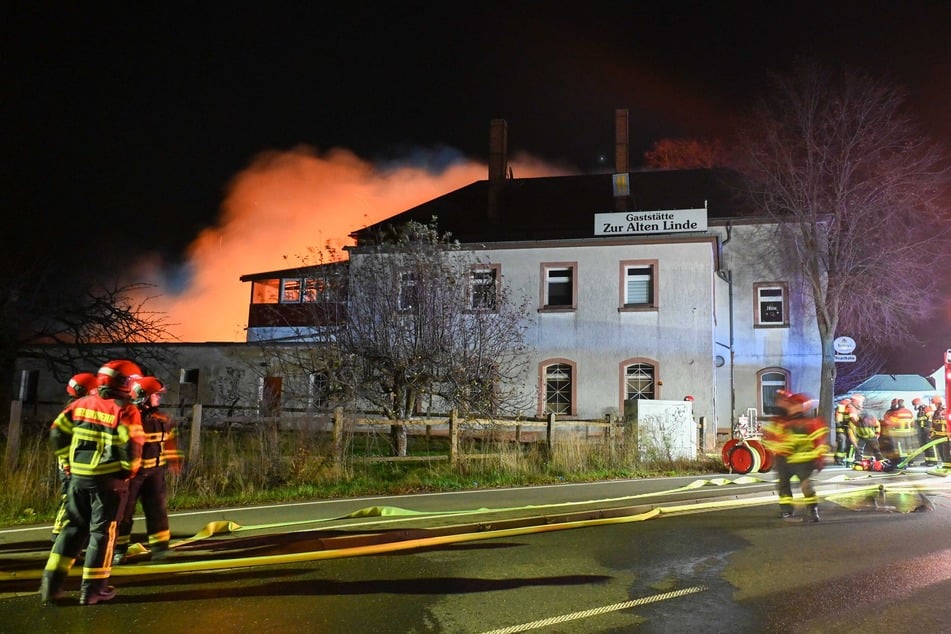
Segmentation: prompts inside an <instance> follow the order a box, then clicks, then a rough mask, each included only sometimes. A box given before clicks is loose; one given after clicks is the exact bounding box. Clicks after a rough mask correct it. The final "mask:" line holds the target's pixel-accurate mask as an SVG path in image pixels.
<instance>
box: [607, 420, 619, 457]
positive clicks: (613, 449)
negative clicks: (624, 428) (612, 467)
mask: <svg viewBox="0 0 951 634" xmlns="http://www.w3.org/2000/svg"><path fill="white" fill-rule="evenodd" d="M607 422H608V452H609V454H610V456H611V464H614V463H615V462H616V461H617V429H616V425H615V424H614V420H613V419H612V417H611V415H610V414H608V415H607Z"/></svg>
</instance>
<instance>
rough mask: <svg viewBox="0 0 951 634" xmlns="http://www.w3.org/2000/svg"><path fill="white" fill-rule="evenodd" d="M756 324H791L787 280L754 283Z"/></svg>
mask: <svg viewBox="0 0 951 634" xmlns="http://www.w3.org/2000/svg"><path fill="white" fill-rule="evenodd" d="M753 297H754V301H755V303H756V305H755V306H754V307H753V309H754V310H755V311H756V312H755V317H754V321H753V325H754V326H788V325H789V289H788V287H787V286H786V284H785V282H769V283H766V282H760V283H757V284H754V285H753Z"/></svg>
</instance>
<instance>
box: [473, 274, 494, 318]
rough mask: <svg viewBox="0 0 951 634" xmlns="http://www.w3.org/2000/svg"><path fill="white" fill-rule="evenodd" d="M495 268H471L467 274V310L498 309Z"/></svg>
mask: <svg viewBox="0 0 951 634" xmlns="http://www.w3.org/2000/svg"><path fill="white" fill-rule="evenodd" d="M498 273H499V269H498V267H497V266H490V267H482V266H479V267H473V268H472V270H471V271H470V272H469V308H471V309H472V310H486V311H494V310H495V309H496V308H497V307H498Z"/></svg>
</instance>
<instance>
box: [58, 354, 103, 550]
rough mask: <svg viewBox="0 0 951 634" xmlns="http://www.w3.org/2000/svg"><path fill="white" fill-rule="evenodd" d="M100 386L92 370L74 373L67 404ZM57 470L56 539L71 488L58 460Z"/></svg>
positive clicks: (62, 523) (67, 388)
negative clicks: (57, 506)
mask: <svg viewBox="0 0 951 634" xmlns="http://www.w3.org/2000/svg"><path fill="white" fill-rule="evenodd" d="M98 388H99V379H97V378H96V375H95V374H93V373H92V372H80V373H79V374H74V375H73V377H72V378H71V379H70V380H69V383H67V384H66V405H69V404H70V403H72V402H73V401H75V400H76V399H78V398H82V397H84V396H86V395H87V394H91V393H93V392H95V391H96V390H97V389H98ZM56 472H57V475H58V476H59V495H60V500H59V508H58V509H57V510H56V517H55V519H54V520H53V530H52V540H53V541H54V542H55V541H56V536H57V535H59V534H60V533H62V532H63V527H64V526H66V521H67V519H66V498H67V497H68V495H67V491H68V489H69V474H68V473H67V472H66V471H65V470H64V469H63V465H62V464H60V462H59V461H58V460H57V461H56Z"/></svg>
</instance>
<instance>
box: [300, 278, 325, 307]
mask: <svg viewBox="0 0 951 634" xmlns="http://www.w3.org/2000/svg"><path fill="white" fill-rule="evenodd" d="M325 287H326V284H325V283H324V281H323V280H320V279H317V278H316V277H305V278H304V295H303V296H302V297H301V301H304V302H316V301H317V298H318V297H320V296H321V294H322V292H323V291H324V289H325Z"/></svg>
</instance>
